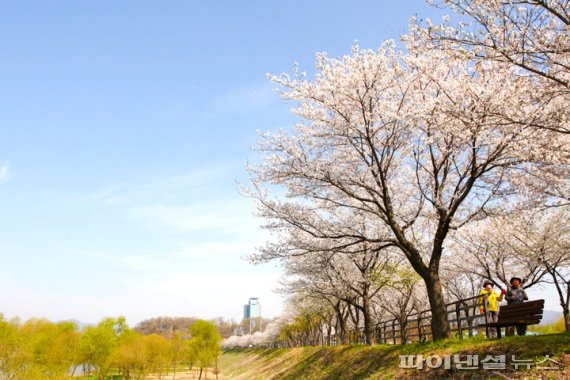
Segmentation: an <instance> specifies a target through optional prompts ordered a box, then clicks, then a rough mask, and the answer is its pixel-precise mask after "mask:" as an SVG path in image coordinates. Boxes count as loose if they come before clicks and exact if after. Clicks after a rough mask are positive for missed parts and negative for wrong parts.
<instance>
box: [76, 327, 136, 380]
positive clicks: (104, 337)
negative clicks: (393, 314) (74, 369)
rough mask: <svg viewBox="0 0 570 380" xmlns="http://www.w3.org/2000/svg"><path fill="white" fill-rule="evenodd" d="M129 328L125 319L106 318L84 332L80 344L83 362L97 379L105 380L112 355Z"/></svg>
mask: <svg viewBox="0 0 570 380" xmlns="http://www.w3.org/2000/svg"><path fill="white" fill-rule="evenodd" d="M128 331H129V328H128V326H127V324H126V321H125V318H124V317H118V318H105V319H103V320H102V321H101V322H99V323H98V324H97V326H89V327H87V328H86V329H85V331H84V332H83V335H82V336H81V343H80V358H81V362H82V363H83V365H84V366H85V368H86V369H87V370H93V371H94V373H95V376H96V378H97V379H101V380H103V379H105V376H106V375H107V373H108V372H109V370H110V369H111V361H110V358H111V354H112V353H113V349H114V348H115V347H116V346H117V345H118V344H119V338H120V337H121V335H122V334H124V333H128Z"/></svg>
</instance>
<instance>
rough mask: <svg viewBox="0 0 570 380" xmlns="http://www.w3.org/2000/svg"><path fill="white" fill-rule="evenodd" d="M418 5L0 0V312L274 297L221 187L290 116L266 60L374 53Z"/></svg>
mask: <svg viewBox="0 0 570 380" xmlns="http://www.w3.org/2000/svg"><path fill="white" fill-rule="evenodd" d="M414 13H418V14H420V15H422V16H428V17H434V10H433V9H432V8H429V7H427V6H426V5H425V4H424V2H423V1H422V0H410V1H405V2H394V1H377V0H376V1H372V0H370V1H368V0H366V1H362V0H355V1H352V2H350V3H349V2H345V1H324V0H323V1H296V0H295V1H240V2H238V1H208V2H206V1H202V2H198V1H194V2H191V1H121V2H117V1H100V0H98V1H50V2H46V1H23V0H22V1H3V2H1V3H0V104H2V106H1V107H0V131H1V132H2V134H1V138H0V259H1V264H0V312H1V313H4V315H5V316H6V317H14V316H19V317H22V318H24V319H27V318H30V317H33V316H36V317H47V318H50V319H53V320H60V319H67V318H78V319H80V320H82V321H85V322H96V321H98V320H99V319H100V318H102V317H104V316H116V315H124V316H126V317H127V321H128V322H129V323H131V324H135V323H137V322H138V321H140V320H142V319H146V318H150V317H155V316H161V315H170V316H199V317H205V318H211V317H216V316H224V317H233V318H235V319H240V318H241V317H242V311H243V304H245V303H246V302H247V300H248V298H249V297H251V296H254V297H259V298H260V302H261V305H262V313H263V315H264V316H266V317H272V316H275V315H277V314H279V312H280V311H281V303H282V300H281V298H280V296H278V295H276V294H274V293H273V292H272V289H274V288H275V287H276V286H277V280H278V278H279V275H280V271H279V269H278V268H277V267H276V266H275V265H264V266H252V265H250V264H248V263H247V262H246V261H244V260H243V259H242V257H243V256H245V255H247V254H249V253H251V252H252V251H253V249H254V247H255V246H259V245H261V244H262V243H263V241H264V240H265V238H266V237H265V236H264V233H263V232H262V231H260V230H259V229H258V225H259V224H260V221H259V220H256V219H255V218H254V216H253V205H252V203H251V201H250V200H248V199H245V198H243V197H242V196H241V195H239V193H238V191H237V189H236V182H244V181H246V172H245V165H246V163H247V162H248V160H255V159H256V154H255V153H254V152H253V151H252V150H251V147H252V146H253V145H254V143H255V138H256V130H267V129H277V128H279V127H286V126H287V125H290V123H291V120H292V117H291V116H290V115H289V114H288V110H287V106H286V105H285V104H283V103H282V102H281V101H280V100H279V98H278V96H277V95H276V94H275V93H274V92H273V91H272V85H271V83H269V82H268V81H267V80H266V79H265V75H266V73H273V74H278V73H281V72H291V70H292V68H293V66H294V62H299V64H300V67H301V69H303V70H308V71H310V70H311V68H312V67H313V63H314V54H315V52H317V51H326V52H328V53H329V55H330V56H340V55H343V54H346V53H348V52H350V48H351V45H352V44H353V42H354V41H355V40H358V41H359V43H360V45H361V46H362V47H366V48H377V47H378V46H379V45H380V43H381V41H382V40H385V39H389V38H398V36H399V35H400V34H402V33H404V32H405V31H406V28H407V22H408V20H409V18H410V17H411V16H412V15H413V14H414Z"/></svg>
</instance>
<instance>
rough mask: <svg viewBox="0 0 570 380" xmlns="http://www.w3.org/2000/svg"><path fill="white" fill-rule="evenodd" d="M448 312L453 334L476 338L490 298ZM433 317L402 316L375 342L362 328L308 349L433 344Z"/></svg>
mask: <svg viewBox="0 0 570 380" xmlns="http://www.w3.org/2000/svg"><path fill="white" fill-rule="evenodd" d="M481 301H482V302H481ZM480 309H481V310H480ZM445 310H446V314H447V322H448V324H449V330H450V331H451V332H452V333H453V334H454V335H455V336H458V337H460V338H463V337H466V336H468V337H472V336H474V335H476V334H478V333H479V332H478V326H479V325H481V324H485V323H487V322H488V320H487V318H488V317H487V315H488V313H487V295H484V296H474V297H469V298H465V299H460V300H457V301H454V302H450V303H448V304H446V305H445ZM431 317H432V313H431V310H430V309H427V310H423V311H419V312H414V313H411V314H408V315H405V316H402V317H401V318H393V319H389V320H386V321H381V322H379V323H377V324H376V326H375V328H374V332H373V334H372V335H373V337H372V339H373V341H372V342H367V341H366V334H365V333H364V329H363V328H360V329H353V330H350V331H348V332H347V333H346V334H345V335H344V336H342V337H341V336H339V335H338V334H331V335H323V336H322V337H321V339H319V341H318V342H309V344H308V345H315V346H318V345H320V346H336V345H340V344H350V345H358V344H368V343H370V344H374V343H376V344H406V343H412V342H425V341H431V340H433V335H432V332H431ZM263 346H265V347H272V348H279V347H290V346H292V344H290V343H288V342H269V343H266V344H263Z"/></svg>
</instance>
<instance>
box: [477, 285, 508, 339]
mask: <svg viewBox="0 0 570 380" xmlns="http://www.w3.org/2000/svg"><path fill="white" fill-rule="evenodd" d="M504 295H505V291H504V290H502V289H501V294H500V295H498V294H497V293H496V292H495V291H494V290H493V282H492V281H490V280H485V281H484V282H483V289H481V291H480V292H479V296H480V297H479V301H478V304H479V310H480V312H481V314H485V312H487V322H488V323H494V322H497V318H498V312H499V302H501V301H502V300H503V296H504ZM485 296H487V307H486V308H485ZM487 337H488V338H496V337H497V331H496V329H495V328H487Z"/></svg>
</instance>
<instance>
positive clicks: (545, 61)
mask: <svg viewBox="0 0 570 380" xmlns="http://www.w3.org/2000/svg"><path fill="white" fill-rule="evenodd" d="M429 2H430V3H432V4H435V5H437V6H440V7H447V8H449V9H451V10H453V11H454V12H455V13H457V14H458V15H459V16H461V17H462V19H463V20H465V19H467V20H468V22H460V23H458V25H457V26H452V25H451V24H450V23H449V22H446V23H445V24H443V25H431V26H430V29H429V32H430V35H431V37H432V39H433V40H434V41H435V42H437V43H439V44H441V45H440V46H444V47H449V46H453V47H455V48H461V49H464V50H466V51H469V52H472V53H473V54H474V55H475V56H476V57H477V58H481V59H489V60H496V61H500V62H506V63H508V64H511V65H514V66H516V67H518V68H521V69H522V70H523V71H524V72H526V73H527V74H528V75H531V76H534V77H537V78H540V79H544V80H545V81H547V82H548V83H549V85H550V86H546V87H547V88H549V91H551V92H552V93H555V92H558V93H559V95H562V96H564V97H565V98H566V100H567V99H568V95H569V91H570V54H569V52H570V33H569V28H570V1H568V0H509V1H502V0H441V1H434V0H431V1H429ZM567 127H568V125H567V124H566V125H565V127H564V128H563V129H560V131H562V132H565V133H570V130H569V129H568V128H567Z"/></svg>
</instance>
